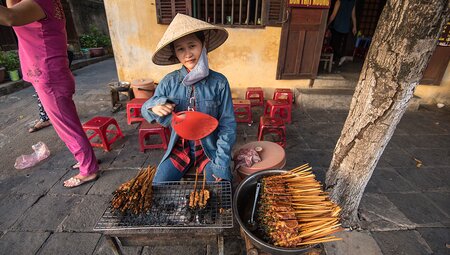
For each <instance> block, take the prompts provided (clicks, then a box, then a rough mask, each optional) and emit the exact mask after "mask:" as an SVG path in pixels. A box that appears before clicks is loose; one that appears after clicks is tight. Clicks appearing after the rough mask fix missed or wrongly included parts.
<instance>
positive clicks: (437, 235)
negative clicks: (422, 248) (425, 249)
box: [417, 228, 450, 255]
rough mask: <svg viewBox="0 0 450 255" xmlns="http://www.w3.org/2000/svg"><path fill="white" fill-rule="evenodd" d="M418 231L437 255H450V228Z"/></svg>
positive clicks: (421, 229) (420, 229) (419, 229)
mask: <svg viewBox="0 0 450 255" xmlns="http://www.w3.org/2000/svg"><path fill="white" fill-rule="evenodd" d="M417 231H419V233H420V234H421V235H422V238H423V239H425V241H427V243H428V246H430V248H431V249H432V250H433V254H435V255H448V254H449V251H450V250H449V249H450V248H449V247H448V245H449V244H450V228H418V229H417Z"/></svg>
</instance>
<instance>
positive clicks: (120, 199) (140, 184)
mask: <svg viewBox="0 0 450 255" xmlns="http://www.w3.org/2000/svg"><path fill="white" fill-rule="evenodd" d="M155 173H156V167H154V166H148V167H147V168H143V169H141V170H140V171H139V173H138V174H137V175H136V177H134V178H133V179H131V180H129V181H127V182H125V183H123V184H122V185H120V187H119V188H118V189H117V190H116V191H114V192H113V195H114V196H113V199H112V200H111V206H112V210H113V211H119V212H121V213H126V212H130V213H132V214H140V213H146V212H148V211H149V210H150V208H151V206H152V194H153V189H152V182H153V177H154V176H155Z"/></svg>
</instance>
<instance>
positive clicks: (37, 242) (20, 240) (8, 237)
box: [0, 232, 67, 255]
mask: <svg viewBox="0 0 450 255" xmlns="http://www.w3.org/2000/svg"><path fill="white" fill-rule="evenodd" d="M49 235H50V233H49V232H7V233H6V234H5V235H4V236H2V237H1V238H0V247H1V251H0V253H1V254H7V255H24V254H36V253H37V251H38V250H39V248H40V247H41V246H42V244H43V243H44V242H45V240H47V238H48V236H49ZM61 254H62V253H61ZM66 254H67V253H66Z"/></svg>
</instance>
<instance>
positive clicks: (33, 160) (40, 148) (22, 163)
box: [14, 142, 50, 169]
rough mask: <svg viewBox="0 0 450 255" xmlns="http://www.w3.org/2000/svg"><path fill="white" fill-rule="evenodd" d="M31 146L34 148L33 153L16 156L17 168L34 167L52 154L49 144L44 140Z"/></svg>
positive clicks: (15, 165)
mask: <svg viewBox="0 0 450 255" xmlns="http://www.w3.org/2000/svg"><path fill="white" fill-rule="evenodd" d="M31 148H32V149H33V150H34V152H33V153H32V154H29V155H20V156H19V157H17V158H16V163H15V164H14V167H15V168H16V169H25V168H28V167H32V166H34V165H36V164H37V163H39V162H40V161H42V160H44V159H46V158H47V157H48V156H50V151H49V149H48V147H47V145H45V143H43V142H38V143H37V144H35V145H33V146H31Z"/></svg>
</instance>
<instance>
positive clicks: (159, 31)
mask: <svg viewBox="0 0 450 255" xmlns="http://www.w3.org/2000/svg"><path fill="white" fill-rule="evenodd" d="M104 3H105V9H106V14H107V17H108V25H109V31H110V35H111V40H112V44H113V49H114V54H115V59H116V65H117V72H118V75H119V79H120V80H122V81H131V80H134V79H139V78H147V77H148V78H151V79H153V80H155V81H159V80H161V78H163V77H164V75H166V74H167V73H169V72H170V71H172V70H175V69H178V68H179V67H180V65H172V66H157V65H154V64H153V63H152V61H151V56H152V54H153V52H154V50H155V48H156V45H157V44H158V41H159V39H160V38H161V37H162V35H163V33H164V31H165V30H166V28H167V25H159V24H157V23H156V6H155V0H133V1H129V0H127V1H125V0H105V1H104ZM226 29H227V31H228V33H229V37H228V40H227V41H226V42H225V43H224V44H223V45H222V46H221V47H219V48H218V49H216V50H214V51H213V52H211V53H210V54H209V63H210V68H211V69H213V70H215V71H218V72H220V73H222V74H224V75H225V76H226V77H227V78H228V81H229V82H230V85H231V87H232V90H233V91H234V93H235V95H237V96H239V97H242V96H243V90H244V88H246V87H250V86H260V87H264V88H265V90H266V93H269V94H270V93H272V90H273V88H275V87H288V88H294V87H306V86H308V84H309V80H276V79H275V76H276V70H277V62H278V50H279V43H280V35H281V28H279V27H266V28H264V29H242V28H226Z"/></svg>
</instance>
